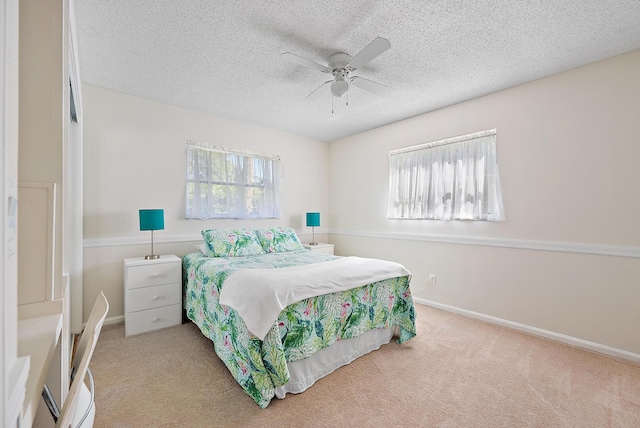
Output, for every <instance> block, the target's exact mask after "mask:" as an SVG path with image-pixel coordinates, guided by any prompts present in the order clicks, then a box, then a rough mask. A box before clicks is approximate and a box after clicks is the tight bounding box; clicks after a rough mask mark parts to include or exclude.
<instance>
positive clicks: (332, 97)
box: [331, 95, 333, 114]
mask: <svg viewBox="0 0 640 428" xmlns="http://www.w3.org/2000/svg"><path fill="white" fill-rule="evenodd" d="M331 114H333V95H331Z"/></svg>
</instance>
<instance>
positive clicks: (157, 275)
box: [151, 273, 160, 278]
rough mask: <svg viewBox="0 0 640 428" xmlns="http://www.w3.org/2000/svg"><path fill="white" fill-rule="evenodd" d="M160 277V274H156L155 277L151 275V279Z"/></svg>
mask: <svg viewBox="0 0 640 428" xmlns="http://www.w3.org/2000/svg"><path fill="white" fill-rule="evenodd" d="M159 276H160V275H159V274H157V273H154V274H153V275H151V277H153V278H157V277H159Z"/></svg>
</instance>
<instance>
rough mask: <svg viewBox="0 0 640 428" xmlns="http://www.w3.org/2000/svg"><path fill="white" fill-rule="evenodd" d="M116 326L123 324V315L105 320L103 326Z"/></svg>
mask: <svg viewBox="0 0 640 428" xmlns="http://www.w3.org/2000/svg"><path fill="white" fill-rule="evenodd" d="M116 324H124V315H118V316H117V317H111V318H105V320H104V323H103V324H102V325H103V326H104V325H116Z"/></svg>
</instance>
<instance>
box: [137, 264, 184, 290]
mask: <svg viewBox="0 0 640 428" xmlns="http://www.w3.org/2000/svg"><path fill="white" fill-rule="evenodd" d="M181 275H182V271H181V270H180V268H179V267H178V269H176V264H175V263H154V264H148V265H142V266H132V267H130V268H129V269H127V278H125V284H126V285H127V288H128V289H132V288H139V287H148V286H150V285H160V284H169V283H174V282H180V281H181V278H180V276H181Z"/></svg>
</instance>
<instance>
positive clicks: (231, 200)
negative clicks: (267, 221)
mask: <svg viewBox="0 0 640 428" xmlns="http://www.w3.org/2000/svg"><path fill="white" fill-rule="evenodd" d="M279 181H280V159H279V157H277V156H267V155H261V154H254V153H248V152H247V153H245V152H240V151H234V150H231V149H224V148H218V147H208V146H202V145H199V144H197V143H193V142H188V143H187V191H186V215H185V216H186V218H198V219H206V218H238V219H248V218H279V217H280V193H279Z"/></svg>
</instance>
